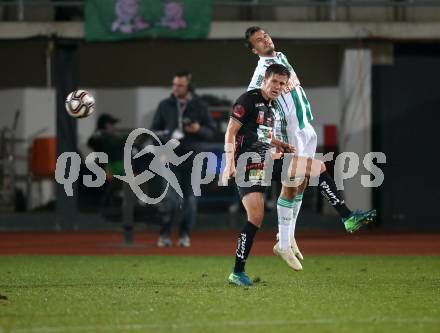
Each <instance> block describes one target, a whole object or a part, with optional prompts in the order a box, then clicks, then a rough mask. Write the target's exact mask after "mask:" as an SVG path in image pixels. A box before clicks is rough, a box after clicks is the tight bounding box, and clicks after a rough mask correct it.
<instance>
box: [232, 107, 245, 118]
mask: <svg viewBox="0 0 440 333" xmlns="http://www.w3.org/2000/svg"><path fill="white" fill-rule="evenodd" d="M245 113H246V110H245V108H244V107H243V105H240V104H236V105H234V108H233V109H232V114H233V115H234V116H236V117H237V118H242V117H243V116H244V114H245Z"/></svg>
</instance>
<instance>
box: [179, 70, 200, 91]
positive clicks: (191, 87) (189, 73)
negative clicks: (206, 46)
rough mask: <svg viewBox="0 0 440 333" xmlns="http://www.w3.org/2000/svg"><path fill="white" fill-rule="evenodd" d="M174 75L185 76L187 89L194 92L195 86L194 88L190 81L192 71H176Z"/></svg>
mask: <svg viewBox="0 0 440 333" xmlns="http://www.w3.org/2000/svg"><path fill="white" fill-rule="evenodd" d="M174 77H184V78H186V80H187V81H188V91H189V92H192V93H193V92H194V90H195V88H194V84H193V82H192V73H191V72H189V71H180V72H177V73H176V74H174Z"/></svg>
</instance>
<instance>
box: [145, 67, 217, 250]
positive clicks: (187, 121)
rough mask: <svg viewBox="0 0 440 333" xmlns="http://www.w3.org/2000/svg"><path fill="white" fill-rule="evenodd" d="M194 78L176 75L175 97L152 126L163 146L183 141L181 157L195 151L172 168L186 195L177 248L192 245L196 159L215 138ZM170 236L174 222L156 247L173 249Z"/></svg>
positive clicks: (161, 108) (163, 103)
mask: <svg viewBox="0 0 440 333" xmlns="http://www.w3.org/2000/svg"><path fill="white" fill-rule="evenodd" d="M191 76H192V75H191V73H189V72H180V73H177V74H176V75H175V76H174V78H173V83H172V94H171V96H170V97H168V98H166V99H164V100H163V101H161V102H160V103H159V106H158V108H157V111H156V114H155V115H154V118H153V123H152V126H151V129H152V130H153V131H154V132H155V133H156V134H157V135H158V136H159V138H160V140H161V141H162V143H163V144H165V143H166V142H167V141H168V140H170V139H176V140H178V141H179V142H180V145H179V146H178V147H177V148H176V149H175V151H176V153H177V154H178V155H179V156H182V155H184V154H185V153H187V152H189V151H194V153H193V154H192V155H191V156H190V157H189V158H188V159H187V160H186V161H185V162H183V163H182V164H180V165H178V166H176V167H174V166H171V168H172V171H173V172H174V174H175V175H176V177H177V179H178V181H179V184H180V187H181V189H182V192H183V196H184V198H183V214H180V216H181V217H182V218H181V220H180V225H179V236H180V238H179V241H178V245H179V246H181V247H189V246H190V245H191V240H190V233H191V229H192V227H193V226H194V223H195V219H196V214H197V201H196V198H195V196H194V193H193V191H192V187H191V170H192V161H193V157H194V155H196V154H197V152H198V151H199V149H200V144H201V143H202V142H204V141H206V140H209V139H211V138H212V137H213V136H214V129H215V124H214V122H213V120H212V118H211V116H210V115H209V113H208V109H207V106H206V105H205V103H204V102H203V101H202V100H201V99H200V98H199V97H198V96H197V95H196V94H195V93H194V89H193V85H192V82H191ZM178 215H179V214H178ZM170 234H171V223H167V224H164V225H163V226H162V229H161V231H160V236H159V239H158V241H157V246H159V247H166V246H171V245H172V242H171V239H170Z"/></svg>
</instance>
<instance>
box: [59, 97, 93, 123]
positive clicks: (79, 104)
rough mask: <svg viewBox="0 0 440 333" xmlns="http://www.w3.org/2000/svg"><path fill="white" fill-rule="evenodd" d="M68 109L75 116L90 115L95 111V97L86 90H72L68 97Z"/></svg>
mask: <svg viewBox="0 0 440 333" xmlns="http://www.w3.org/2000/svg"><path fill="white" fill-rule="evenodd" d="M66 111H67V113H68V114H69V115H70V116H72V117H74V118H84V117H87V116H90V115H91V114H92V113H93V112H94V111H95V98H94V97H93V96H92V95H91V94H90V93H89V92H88V91H86V90H75V91H72V92H71V93H70V94H69V96H67V98H66Z"/></svg>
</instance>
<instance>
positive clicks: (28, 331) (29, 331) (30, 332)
mask: <svg viewBox="0 0 440 333" xmlns="http://www.w3.org/2000/svg"><path fill="white" fill-rule="evenodd" d="M429 322H440V318H430V317H423V318H418V319H416V318H390V319H388V318H368V319H358V320H335V319H311V320H260V321H218V322H212V321H210V322H207V323H206V322H203V323H202V322H200V323H178V324H127V325H114V326H113V325H107V326H104V325H99V326H98V325H89V326H58V327H34V328H32V327H30V328H20V329H14V330H12V331H10V332H11V333H36V332H47V333H54V332H64V331H110V330H129V331H135V330H143V329H148V328H152V329H161V328H170V329H175V330H176V329H177V330H178V329H183V328H191V327H207V326H208V327H219V326H261V325H263V326H277V325H278V326H284V325H293V324H296V325H298V324H300V325H301V324H303V325H311V324H319V325H325V324H335V323H352V324H353V323H354V324H366V323H368V324H374V323H396V324H400V323H402V324H403V323H406V324H409V323H429ZM0 333H2V332H1V331H0Z"/></svg>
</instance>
